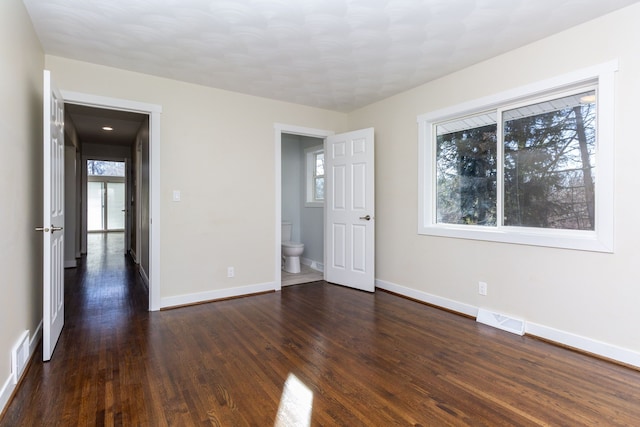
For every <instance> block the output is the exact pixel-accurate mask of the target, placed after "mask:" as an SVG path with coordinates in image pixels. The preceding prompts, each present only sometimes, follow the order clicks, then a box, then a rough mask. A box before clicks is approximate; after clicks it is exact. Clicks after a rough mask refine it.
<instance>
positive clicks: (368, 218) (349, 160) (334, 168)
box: [324, 128, 375, 292]
mask: <svg viewBox="0 0 640 427" xmlns="http://www.w3.org/2000/svg"><path fill="white" fill-rule="evenodd" d="M325 171H326V172H325V180H326V186H325V188H326V190H325V191H326V194H325V222H326V223H325V234H326V236H325V239H326V240H325V258H324V259H325V272H324V273H325V280H326V281H328V282H331V283H337V284H339V285H344V286H349V287H352V288H356V289H361V290H364V291H369V292H373V291H374V290H375V283H374V280H375V265H374V264H375V224H374V203H375V200H374V194H375V191H374V190H375V189H374V148H373V128H369V129H362V130H357V131H353V132H348V133H343V134H340V135H332V136H329V137H327V140H326V142H325Z"/></svg>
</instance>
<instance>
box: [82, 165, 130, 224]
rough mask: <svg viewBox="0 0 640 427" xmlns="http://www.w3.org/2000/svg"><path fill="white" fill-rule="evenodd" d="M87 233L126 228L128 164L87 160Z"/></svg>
mask: <svg viewBox="0 0 640 427" xmlns="http://www.w3.org/2000/svg"><path fill="white" fill-rule="evenodd" d="M87 181H88V182H87V230H88V231H90V232H94V231H99V232H103V231H119V230H124V229H125V210H126V202H125V198H126V197H125V194H126V188H125V163H124V162H112V161H104V160H87Z"/></svg>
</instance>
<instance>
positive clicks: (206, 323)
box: [0, 246, 640, 427]
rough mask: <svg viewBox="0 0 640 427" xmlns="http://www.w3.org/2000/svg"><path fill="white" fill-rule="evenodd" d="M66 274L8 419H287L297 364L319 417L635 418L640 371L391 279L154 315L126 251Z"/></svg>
mask: <svg viewBox="0 0 640 427" xmlns="http://www.w3.org/2000/svg"><path fill="white" fill-rule="evenodd" d="M119 247H121V246H119ZM105 266H106V270H105ZM66 273H67V277H66V280H67V282H66V288H67V295H66V298H67V307H68V310H67V320H66V324H65V325H66V326H65V329H64V331H63V333H62V336H61V339H60V342H59V344H58V348H57V349H56V353H55V355H54V358H53V360H52V361H51V362H49V363H46V364H43V363H42V362H41V361H39V360H37V359H38V358H35V360H34V361H33V362H32V363H31V364H30V366H29V368H28V371H27V373H26V375H25V378H24V380H23V381H22V383H21V385H20V387H19V389H18V390H17V392H16V395H15V397H14V399H13V401H12V402H11V404H10V405H9V407H8V408H7V410H6V411H5V414H4V415H3V417H2V419H1V420H0V427H4V426H23V425H127V426H128V425H134V426H135V425H140V426H147V425H152V426H174V425H185V426H197V425H202V426H211V425H213V426H245V425H246V426H250V425H251V426H254V425H255V426H262V425H269V426H273V425H286V423H285V424H282V423H281V424H278V419H277V417H278V410H279V406H280V405H281V403H282V402H281V400H282V399H283V391H284V386H285V382H286V381H287V379H288V378H289V377H290V376H295V377H296V378H297V379H298V380H299V381H301V382H302V383H303V384H304V385H305V386H306V387H307V388H308V389H309V390H310V391H311V393H312V396H313V401H312V413H311V425H345V426H372V425H376V426H378V425H380V426H382V425H384V426H391V425H416V426H418V425H423V426H426V425H485V426H501V425H503V426H511V425H521V426H528V425H531V426H541V425H607V426H610V425H611V426H614V425H620V426H623V425H639V423H640V403H638V402H640V372H638V371H636V370H633V369H629V368H628V367H624V366H619V365H615V364H613V363H610V362H607V361H604V360H599V359H597V358H593V357H590V356H588V355H584V354H579V353H576V352H574V351H570V350H568V349H564V348H560V347H557V346H553V345H551V344H549V343H546V342H543V341H540V340H536V339H533V338H530V337H526V336H525V337H520V336H517V335H513V334H509V333H507V332H504V331H499V330H497V329H493V328H490V327H488V326H486V325H481V324H478V323H476V322H475V321H473V320H472V319H468V318H465V317H462V316H457V315H455V314H453V313H449V312H446V311H443V310H438V309H436V308H434V307H430V306H427V305H423V304H419V303H417V302H415V301H410V300H407V299H403V298H400V297H398V296H396V295H392V294H389V293H386V292H380V291H377V292H375V293H373V294H369V293H366V292H360V291H356V290H353V289H349V288H344V287H340V286H335V285H331V284H328V283H325V282H316V283H312V284H308V285H297V286H290V287H287V288H285V289H283V291H282V292H277V293H268V294H261V295H256V296H251V297H246V298H238V299H230V300H225V301H218V302H213V303H208V304H201V305H196V306H192V307H183V308H179V309H175V310H167V311H162V312H156V313H149V312H148V311H147V310H146V309H147V305H146V304H147V294H146V290H145V288H144V286H143V284H142V282H141V281H140V279H139V276H138V274H137V272H136V270H135V267H134V266H133V265H132V264H131V263H130V262H129V261H127V260H126V258H124V257H122V255H121V254H120V253H119V251H114V254H103V255H101V256H97V255H96V256H93V255H91V254H90V255H89V256H88V257H86V259H84V260H83V262H82V263H81V266H80V267H79V268H78V269H77V270H76V271H74V270H67V272H66ZM280 421H282V422H285V421H286V420H280Z"/></svg>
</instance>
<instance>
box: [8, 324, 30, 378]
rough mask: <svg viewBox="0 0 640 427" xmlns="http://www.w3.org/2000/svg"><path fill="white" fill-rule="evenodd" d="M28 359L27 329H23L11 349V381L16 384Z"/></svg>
mask: <svg viewBox="0 0 640 427" xmlns="http://www.w3.org/2000/svg"><path fill="white" fill-rule="evenodd" d="M28 361H29V331H24V333H23V334H22V335H21V336H20V339H19V340H18V342H17V343H16V345H15V346H13V350H12V351H11V373H12V375H13V383H14V384H17V383H18V381H19V380H20V377H21V376H22V372H23V371H24V368H25V366H27V362H28Z"/></svg>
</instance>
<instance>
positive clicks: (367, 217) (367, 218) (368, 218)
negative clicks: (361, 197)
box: [360, 215, 371, 221]
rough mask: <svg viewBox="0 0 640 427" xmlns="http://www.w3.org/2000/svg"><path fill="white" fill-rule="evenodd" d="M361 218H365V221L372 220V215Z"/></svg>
mask: <svg viewBox="0 0 640 427" xmlns="http://www.w3.org/2000/svg"><path fill="white" fill-rule="evenodd" d="M360 219H364V220H365V221H370V220H371V215H366V216H361V217H360Z"/></svg>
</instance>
